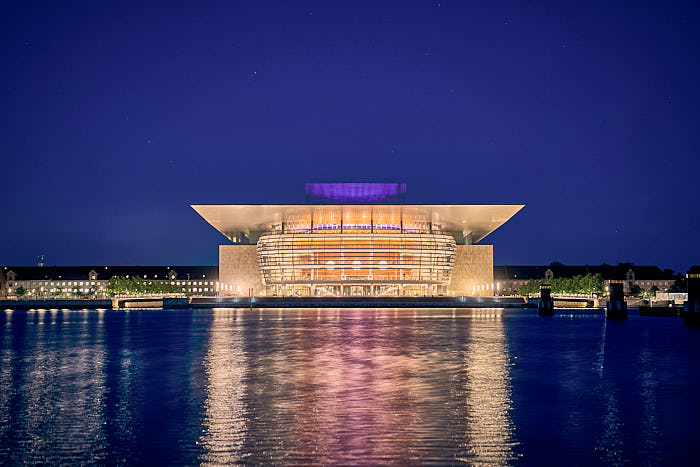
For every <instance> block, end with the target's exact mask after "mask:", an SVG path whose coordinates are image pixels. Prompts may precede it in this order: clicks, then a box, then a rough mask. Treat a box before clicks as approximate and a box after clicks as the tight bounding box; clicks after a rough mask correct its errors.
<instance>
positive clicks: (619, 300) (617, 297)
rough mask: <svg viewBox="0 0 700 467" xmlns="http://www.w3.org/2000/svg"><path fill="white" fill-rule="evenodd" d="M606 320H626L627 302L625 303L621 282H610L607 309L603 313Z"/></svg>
mask: <svg viewBox="0 0 700 467" xmlns="http://www.w3.org/2000/svg"><path fill="white" fill-rule="evenodd" d="M605 317H606V318H607V319H615V320H625V319H627V302H625V293H624V283H623V281H621V280H611V281H610V292H609V294H608V308H607V310H606V312H605Z"/></svg>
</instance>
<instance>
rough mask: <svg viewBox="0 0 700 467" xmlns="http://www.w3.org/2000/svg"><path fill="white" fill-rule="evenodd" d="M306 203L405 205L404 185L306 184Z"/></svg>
mask: <svg viewBox="0 0 700 467" xmlns="http://www.w3.org/2000/svg"><path fill="white" fill-rule="evenodd" d="M306 202H307V203H312V204H335V203H360V204H403V203H406V184H405V183H307V184H306Z"/></svg>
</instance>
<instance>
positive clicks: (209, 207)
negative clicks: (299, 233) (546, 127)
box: [192, 204, 525, 242]
mask: <svg viewBox="0 0 700 467" xmlns="http://www.w3.org/2000/svg"><path fill="white" fill-rule="evenodd" d="M524 206H525V205H524V204H491V205H476V204H402V205H396V204H393V205H376V204H372V205H367V204H361V205H349V204H344V205H309V204H263V205H261V204H193V205H192V209H194V210H195V211H197V213H198V214H199V215H200V216H202V217H203V218H204V220H205V221H207V222H208V223H209V224H211V225H212V226H213V227H214V228H215V229H216V230H218V231H219V232H221V233H222V234H223V235H224V236H226V237H227V238H229V239H233V238H235V237H237V236H239V235H240V234H244V235H246V236H248V235H250V234H251V233H260V232H264V231H266V230H269V229H270V226H272V225H273V224H277V223H280V222H287V221H288V220H291V219H299V218H300V217H303V216H309V217H311V215H312V214H313V213H320V212H321V211H326V212H328V210H341V211H340V212H343V211H345V210H349V209H353V210H357V209H366V210H368V211H369V210H372V209H375V210H382V212H384V213H386V212H390V213H394V214H396V215H400V216H402V217H403V216H409V215H410V216H420V217H421V218H422V219H426V220H427V221H429V222H432V223H434V224H439V225H441V226H442V228H443V230H446V231H450V232H461V233H464V234H465V235H468V234H471V236H472V241H473V242H478V241H480V240H482V239H483V238H484V237H486V236H487V235H488V234H490V233H491V232H493V231H494V230H496V229H497V228H499V227H500V226H501V225H503V224H504V223H505V222H507V221H508V219H510V218H511V217H513V215H515V214H516V213H517V212H518V211H520V210H521V209H522V208H523V207H524Z"/></svg>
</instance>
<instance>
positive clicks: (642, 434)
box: [0, 309, 700, 465]
mask: <svg viewBox="0 0 700 467" xmlns="http://www.w3.org/2000/svg"><path fill="white" fill-rule="evenodd" d="M699 370H700V330H698V329H693V328H688V327H686V326H684V325H683V322H682V320H680V319H673V318H657V317H640V316H639V315H636V314H634V313H631V314H630V318H629V320H627V321H624V322H610V321H606V320H605V317H604V315H603V314H602V313H601V312H600V311H591V310H580V311H574V310H571V311H563V310H557V312H556V314H555V316H553V317H541V316H538V315H537V311H536V310H503V309H253V310H249V309H239V310H234V309H196V310H194V309H178V310H158V311H157V310H130V311H111V310H110V311H106V310H104V311H100V310H82V311H69V310H31V311H30V310H26V311H25V310H16V311H7V310H6V311H0V464H2V465H14V464H22V463H31V464H37V463H41V464H56V463H64V464H93V463H94V464H105V463H107V464H129V465H133V464H141V465H162V464H168V465H192V464H221V463H242V464H343V465H347V464H355V463H362V464H401V465H407V464H440V463H445V464H459V463H466V464H507V465H508V464H512V465H557V464H558V465H561V464H573V465H611V464H652V465H654V464H669V465H691V464H694V463H695V462H696V459H697V449H696V447H695V446H694V442H695V441H696V440H698V439H700V438H699V437H698V435H700V396H698V388H700V371H699Z"/></svg>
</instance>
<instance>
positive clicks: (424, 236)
mask: <svg viewBox="0 0 700 467" xmlns="http://www.w3.org/2000/svg"><path fill="white" fill-rule="evenodd" d="M192 208H193V209H194V210H195V211H197V213H199V215H201V216H202V217H203V218H204V219H205V220H206V221H207V222H208V223H209V224H211V225H212V226H213V227H214V228H216V229H217V230H218V231H219V232H221V233H222V234H223V235H224V236H225V237H226V238H228V239H229V240H230V241H231V242H233V244H232V245H230V244H229V245H220V246H219V295H223V296H226V295H238V296H241V295H244V296H247V295H251V294H253V295H257V296H262V295H267V296H272V295H277V296H310V295H313V296H348V295H359V296H370V295H372V296H390V295H441V294H444V295H493V293H494V291H493V245H485V244H480V243H479V242H481V241H482V240H483V239H484V238H485V237H486V236H487V235H489V234H490V233H491V232H493V231H494V230H496V229H497V228H498V227H500V226H501V225H503V224H504V223H505V222H506V221H507V220H508V219H510V218H511V217H512V216H513V215H514V214H515V213H517V212H518V211H519V210H520V209H522V208H523V205H522V204H516V205H425V204H422V205H415V204H407V203H406V185H405V184H402V183H310V184H306V204H295V205H287V204H279V205H249V204H226V205H222V204H217V205H202V204H197V205H192Z"/></svg>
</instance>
